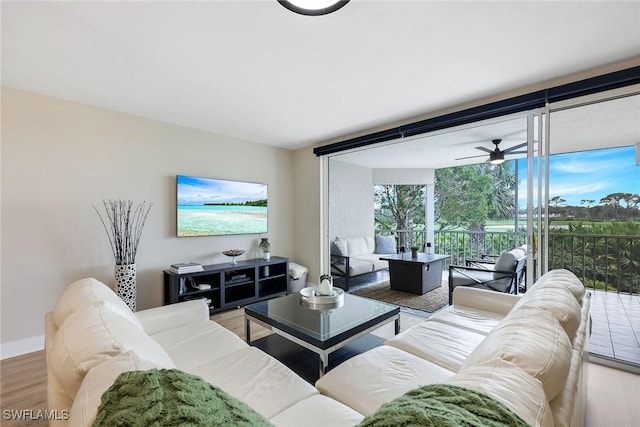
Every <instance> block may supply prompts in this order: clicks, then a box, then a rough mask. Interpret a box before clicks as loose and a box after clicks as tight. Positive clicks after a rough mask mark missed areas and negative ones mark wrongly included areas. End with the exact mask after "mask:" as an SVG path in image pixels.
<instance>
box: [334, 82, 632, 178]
mask: <svg viewBox="0 0 640 427" xmlns="http://www.w3.org/2000/svg"><path fill="white" fill-rule="evenodd" d="M630 89H632V91H631V93H640V87H637V86H636V87H632V88H630ZM613 92H614V94H615V93H619V92H620V91H613ZM609 94H610V93H605V94H602V95H603V96H604V99H607V95H609ZM611 95H613V94H611ZM589 98H591V97H589ZM525 114H526V113H523V114H517V115H514V116H509V117H501V118H499V119H493V120H487V121H484V122H480V123H473V124H470V125H466V126H460V127H458V128H455V129H445V130H443V131H440V132H433V133H429V134H425V135H419V136H415V137H411V138H404V139H398V140H395V141H390V142H388V143H386V144H378V145H376V146H375V147H364V148H360V149H355V150H351V151H350V152H348V153H345V154H338V155H335V156H333V157H332V158H333V159H335V160H339V161H342V162H347V163H352V164H355V165H359V166H363V167H369V168H433V169H438V168H445V167H451V166H461V165H468V164H474V163H480V162H485V161H487V160H488V159H489V155H488V154H487V153H483V152H482V151H479V150H477V149H476V147H484V148H487V149H493V148H494V147H495V146H494V145H493V144H492V143H491V140H493V139H501V140H502V142H501V143H500V149H501V150H505V149H507V148H510V147H513V146H516V145H519V144H521V143H523V142H527V119H526V116H525ZM549 138H550V153H551V154H557V153H571V152H576V151H586V150H596V149H602V148H612V147H624V146H630V145H634V144H638V143H640V95H632V96H624V97H620V98H612V99H608V100H606V101H602V102H597V103H589V104H586V105H582V104H580V103H578V104H577V106H576V107H574V108H567V109H562V108H560V109H558V110H553V111H552V112H551V120H550V135H549ZM533 141H534V150H535V149H537V145H536V144H537V141H539V137H538V123H537V120H536V121H535V123H534V126H533ZM523 150H526V148H522V149H517V150H516V151H518V152H520V151H523ZM468 156H476V157H472V158H467V157H468ZM522 157H526V154H520V155H514V154H511V155H507V156H506V159H507V160H510V159H516V158H522Z"/></svg>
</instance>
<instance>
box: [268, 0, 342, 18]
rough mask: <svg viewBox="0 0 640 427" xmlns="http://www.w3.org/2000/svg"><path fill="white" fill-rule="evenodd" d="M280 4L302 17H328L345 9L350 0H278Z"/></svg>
mask: <svg viewBox="0 0 640 427" xmlns="http://www.w3.org/2000/svg"><path fill="white" fill-rule="evenodd" d="M278 3H280V4H281V5H283V6H284V7H286V8H287V9H289V10H290V11H292V12H295V13H299V14H300V15H308V16H318V15H326V14H328V13H331V12H335V11H336V10H338V9H340V8H341V7H343V6H344V5H345V4H347V3H349V0H342V1H335V0H278Z"/></svg>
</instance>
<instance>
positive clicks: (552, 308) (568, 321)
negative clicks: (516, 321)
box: [513, 286, 582, 341]
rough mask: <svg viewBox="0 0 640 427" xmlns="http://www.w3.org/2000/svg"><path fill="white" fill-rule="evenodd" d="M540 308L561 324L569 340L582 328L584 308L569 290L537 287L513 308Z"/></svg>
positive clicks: (554, 287)
mask: <svg viewBox="0 0 640 427" xmlns="http://www.w3.org/2000/svg"><path fill="white" fill-rule="evenodd" d="M525 306H526V307H538V308H541V309H543V310H546V311H548V312H549V313H551V314H552V315H553V316H554V317H555V318H556V319H557V320H558V322H560V324H561V325H562V327H563V328H564V330H565V332H566V333H567V335H568V336H569V338H570V339H571V340H572V341H573V337H574V336H575V334H576V331H577V330H578V327H580V318H581V316H582V308H581V307H580V304H578V301H576V299H575V298H574V296H573V294H572V293H571V291H569V289H567V288H564V287H556V286H537V287H535V288H532V289H530V290H529V291H528V292H527V293H525V294H524V295H523V296H522V298H520V301H518V302H517V303H516V305H515V306H514V307H513V309H514V310H518V309H519V308H520V307H525Z"/></svg>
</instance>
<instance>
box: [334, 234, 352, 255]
mask: <svg viewBox="0 0 640 427" xmlns="http://www.w3.org/2000/svg"><path fill="white" fill-rule="evenodd" d="M331 255H339V256H349V253H348V252H347V248H346V247H345V245H344V242H343V241H342V240H340V238H339V237H336V238H335V240H334V241H332V242H331Z"/></svg>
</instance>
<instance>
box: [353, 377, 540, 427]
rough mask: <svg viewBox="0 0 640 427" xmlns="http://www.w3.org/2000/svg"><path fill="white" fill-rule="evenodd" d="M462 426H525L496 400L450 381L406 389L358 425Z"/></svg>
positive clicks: (360, 426) (520, 419)
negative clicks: (449, 382)
mask: <svg viewBox="0 0 640 427" xmlns="http://www.w3.org/2000/svg"><path fill="white" fill-rule="evenodd" d="M463 425H464V426H487V427H490V426H492V427H498V426H500V427H506V426H512V427H528V426H527V423H526V422H525V421H523V420H522V418H520V417H519V416H518V415H517V414H516V413H514V412H512V411H511V410H510V409H509V408H507V407H506V406H505V405H504V404H502V403H501V402H499V401H497V400H496V399H494V398H492V397H490V396H487V395H485V394H483V393H479V392H477V391H475V390H470V389H467V388H464V387H460V386H455V385H451V384H430V385H427V386H424V387H420V388H417V389H414V390H411V391H408V392H407V393H405V394H404V395H402V396H400V397H398V398H396V399H394V400H392V401H391V402H387V403H385V404H384V405H382V406H381V407H380V409H378V410H377V411H376V412H374V413H373V414H371V415H369V416H367V417H366V418H365V419H364V420H362V422H361V423H360V424H358V427H374V426H375V427H383V426H384V427H388V426H442V427H456V426H463Z"/></svg>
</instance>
